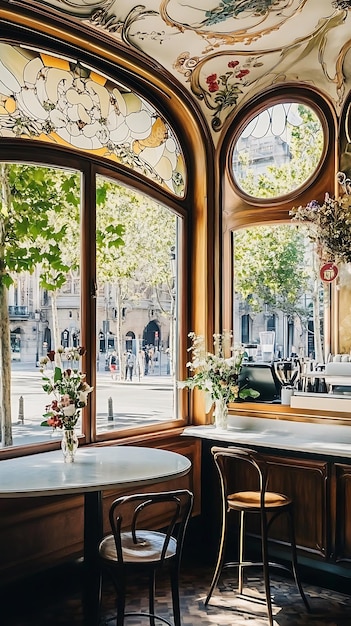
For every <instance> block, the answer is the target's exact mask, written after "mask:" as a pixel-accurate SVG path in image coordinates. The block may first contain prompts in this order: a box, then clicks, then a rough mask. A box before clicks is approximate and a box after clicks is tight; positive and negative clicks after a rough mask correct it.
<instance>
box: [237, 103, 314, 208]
mask: <svg viewBox="0 0 351 626" xmlns="http://www.w3.org/2000/svg"><path fill="white" fill-rule="evenodd" d="M323 145H324V136H323V128H322V124H321V122H320V120H319V118H318V116H317V115H316V113H315V112H314V111H313V110H312V109H311V108H310V107H308V106H306V105H305V104H298V103H295V102H286V103H281V104H276V105H274V106H271V107H269V108H267V109H265V110H264V111H262V112H261V113H259V114H258V115H257V116H256V117H255V118H253V119H252V120H251V121H250V122H249V123H248V124H247V126H246V127H245V128H244V130H243V132H242V133H241V135H240V136H239V138H238V140H237V141H236V144H235V148H234V152H233V161H232V168H233V175H234V180H235V182H236V183H237V185H238V186H239V187H240V189H241V190H242V191H243V192H245V193H246V194H248V195H249V196H252V197H255V198H277V197H279V196H282V195H286V194H288V193H290V192H291V191H293V190H294V189H297V188H299V187H301V186H302V185H303V184H304V183H305V182H306V181H307V180H308V178H310V176H312V174H313V173H314V172H315V170H316V168H317V166H318V164H319V161H320V159H321V156H322V152H323Z"/></svg>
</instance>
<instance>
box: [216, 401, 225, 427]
mask: <svg viewBox="0 0 351 626" xmlns="http://www.w3.org/2000/svg"><path fill="white" fill-rule="evenodd" d="M214 425H215V427H216V428H220V429H221V430H227V428H228V405H227V403H226V402H225V401H224V400H222V399H221V400H216V401H215V410H214Z"/></svg>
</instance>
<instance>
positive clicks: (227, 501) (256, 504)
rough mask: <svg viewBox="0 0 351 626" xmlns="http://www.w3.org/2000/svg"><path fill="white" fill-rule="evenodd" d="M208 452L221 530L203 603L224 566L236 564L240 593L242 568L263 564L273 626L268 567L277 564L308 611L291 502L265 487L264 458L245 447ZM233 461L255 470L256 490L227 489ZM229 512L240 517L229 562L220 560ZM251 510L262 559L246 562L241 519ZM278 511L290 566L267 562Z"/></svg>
mask: <svg viewBox="0 0 351 626" xmlns="http://www.w3.org/2000/svg"><path fill="white" fill-rule="evenodd" d="M211 452H212V454H213V457H214V461H215V464H216V467H217V469H218V472H219V478H220V484H221V497H222V530H221V538H220V545H219V552H218V558H217V563H216V567H215V571H214V574H213V578H212V583H211V587H210V591H209V593H208V595H207V597H206V600H205V605H206V604H208V602H209V601H210V599H211V596H212V593H213V590H214V588H215V586H216V585H217V583H218V580H219V577H220V575H221V572H222V570H223V569H224V568H230V567H237V568H238V577H239V584H238V591H239V593H240V594H241V593H242V590H243V573H244V572H243V570H244V568H245V567H250V566H251V567H253V566H255V567H257V566H262V567H263V577H264V585H265V592H266V601H267V611H268V618H269V624H270V626H272V625H273V614H272V599H271V593H270V578H269V574H270V568H271V567H278V568H280V569H284V570H287V571H288V572H290V573H292V574H293V576H294V578H295V582H296V585H297V588H298V590H299V592H300V595H301V598H302V600H303V602H304V604H305V606H306V609H307V610H308V611H310V607H309V604H308V601H307V599H306V596H305V594H304V592H303V589H302V586H301V582H300V579H299V576H298V571H297V553H296V541H295V529H294V516H293V501H292V500H291V498H289V497H288V496H286V495H283V494H280V493H274V492H270V491H267V490H266V487H267V464H266V462H265V460H264V459H263V458H262V457H261V456H260V455H259V454H258V453H257V452H256V451H254V450H249V449H247V448H246V449H245V448H234V447H229V448H222V447H213V448H212V449H211ZM237 461H244V462H245V463H248V464H250V465H251V466H252V467H253V468H254V469H255V470H256V475H257V479H258V486H259V488H258V490H257V491H238V492H236V493H229V490H228V478H229V476H230V472H233V471H235V469H234V466H233V465H234V463H235V462H237ZM231 511H238V513H239V516H240V522H239V555H238V556H239V560H238V561H233V562H226V563H225V562H224V552H225V544H226V539H227V519H228V514H229V513H230V512H231ZM249 513H255V514H256V515H259V516H260V528H261V553H262V562H256V561H246V560H245V550H244V543H245V518H246V514H249ZM282 513H285V514H286V515H287V518H288V523H289V534H290V543H291V561H292V568H291V569H290V568H289V567H287V566H286V565H282V564H280V563H271V562H269V560H268V532H269V529H270V527H271V524H272V522H273V521H274V520H275V519H277V517H278V516H280V515H281V514H282Z"/></svg>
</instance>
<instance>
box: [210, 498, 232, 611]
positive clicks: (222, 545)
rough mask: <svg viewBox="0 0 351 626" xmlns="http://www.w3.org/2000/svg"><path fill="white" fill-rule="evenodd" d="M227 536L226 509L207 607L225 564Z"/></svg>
mask: <svg viewBox="0 0 351 626" xmlns="http://www.w3.org/2000/svg"><path fill="white" fill-rule="evenodd" d="M226 534H227V512H226V510H225V509H224V510H223V519H222V532H221V540H220V544H219V550H218V557H217V563H216V567H215V571H214V574H213V578H212V582H211V586H210V591H209V592H208V594H207V597H206V600H205V606H206V604H208V603H209V601H210V599H211V596H212V594H213V590H214V588H215V586H216V585H217V583H218V580H219V577H220V575H221V571H222V568H223V563H224V553H225V543H226Z"/></svg>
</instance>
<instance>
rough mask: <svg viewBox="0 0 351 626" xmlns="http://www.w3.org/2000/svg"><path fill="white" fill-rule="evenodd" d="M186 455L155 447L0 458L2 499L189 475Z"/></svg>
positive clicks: (132, 447)
mask: <svg viewBox="0 0 351 626" xmlns="http://www.w3.org/2000/svg"><path fill="white" fill-rule="evenodd" d="M190 467H191V462H190V461H189V459H187V458H186V457H185V456H182V455H181V454H177V453H176V452H170V451H168V450H160V449H156V448H145V447H134V446H114V447H96V448H93V447H92V448H88V447H82V448H78V450H77V453H76V459H75V462H74V463H65V462H64V459H63V455H62V452H61V450H57V451H56V450H55V451H52V452H44V453H40V454H34V455H31V456H24V457H20V458H15V459H5V460H3V461H0V498H19V497H28V496H50V495H64V494H73V493H86V492H91V491H100V490H104V489H109V488H113V487H115V486H116V485H118V486H119V487H127V488H129V487H133V488H135V487H136V486H141V485H148V484H151V483H157V482H163V481H165V480H167V479H169V478H176V477H180V476H184V475H185V474H187V473H188V472H189V470H190Z"/></svg>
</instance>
